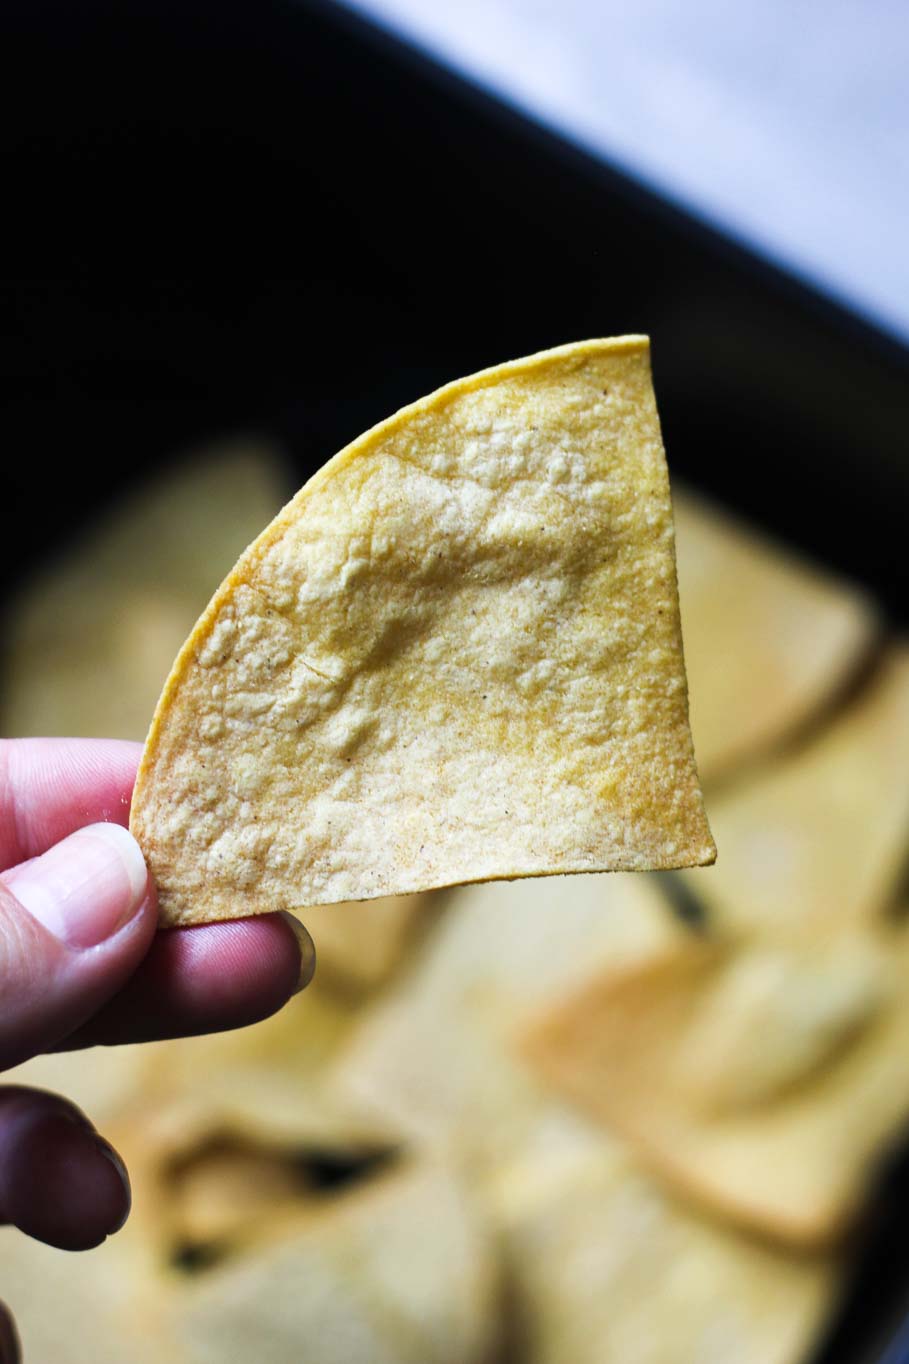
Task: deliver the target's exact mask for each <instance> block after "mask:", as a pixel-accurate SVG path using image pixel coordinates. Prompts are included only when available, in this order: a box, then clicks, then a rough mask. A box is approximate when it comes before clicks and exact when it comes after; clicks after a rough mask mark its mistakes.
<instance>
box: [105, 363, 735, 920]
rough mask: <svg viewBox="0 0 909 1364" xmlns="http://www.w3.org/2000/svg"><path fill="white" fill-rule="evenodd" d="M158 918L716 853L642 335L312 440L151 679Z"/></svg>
mask: <svg viewBox="0 0 909 1364" xmlns="http://www.w3.org/2000/svg"><path fill="white" fill-rule="evenodd" d="M132 828H133V831H134V832H135V834H136V836H137V838H138V839H139V842H140V843H141V845H142V847H143V849H144V850H145V853H146V855H147V857H148V861H149V865H150V867H151V870H152V873H153V875H154V877H155V880H156V882H157V885H158V890H159V898H160V903H161V909H162V918H163V921H164V922H166V923H192V922H199V921H203V920H209V919H222V918H233V917H237V916H240V915H247V914H256V913H261V912H264V911H266V910H272V909H277V908H290V907H303V906H306V905H314V904H325V903H335V902H338V901H344V900H358V899H359V900H363V899H373V898H375V897H377V896H383V895H396V894H403V893H408V892H412V891H418V890H426V889H430V888H433V887H438V886H444V885H449V884H456V883H461V882H468V881H483V880H492V879H496V878H512V877H518V876H542V875H548V874H552V873H555V872H569V871H572V872H577V871H603V870H640V869H644V868H648V867H674V866H691V865H695V864H703V863H709V862H711V861H712V860H713V858H714V855H715V850H714V847H713V842H712V840H711V838H710V832H709V829H708V827H707V822H706V818H705V815H704V810H703V804H702V800H701V795H700V791H699V788H698V782H697V773H696V771H695V766H694V759H693V754H692V748H691V737H690V733H689V729H688V715H687V697H686V688H685V673H684V666H683V662H682V650H681V636H680V627H679V616H678V600H677V594H676V583H675V564H674V556H673V530H672V516H671V509H670V503H669V488H668V481H667V475H666V466H665V460H664V456H663V449H662V444H661V440H660V430H659V420H658V417H657V412H656V405H655V402H654V398H653V391H652V387H651V380H650V364H649V354H648V345H647V341H646V339H644V338H640V337H627V338H623V339H619V340H614V341H591V342H586V343H582V344H578V345H572V346H564V347H561V348H559V349H556V350H552V351H547V352H544V353H542V354H540V355H536V356H531V357H530V358H528V359H525V360H518V361H515V362H513V363H511V364H506V365H502V366H500V367H499V368H497V369H492V370H486V371H484V372H483V373H481V374H477V375H473V376H472V377H470V378H468V379H463V380H460V381H459V382H457V383H454V384H450V385H448V386H447V387H446V388H443V389H440V390H439V391H438V392H437V393H434V394H432V395H430V396H429V397H428V398H424V399H422V400H421V401H420V402H417V403H415V404H413V405H412V406H411V407H408V408H404V409H403V410H402V411H401V412H399V413H397V415H395V416H393V417H391V418H390V419H389V420H388V421H386V422H383V423H381V424H380V425H379V426H376V427H374V428H373V429H372V430H371V431H369V432H367V433H366V435H364V436H362V437H361V438H360V439H359V440H357V441H355V442H354V443H353V444H352V445H350V446H348V447H347V449H346V450H344V451H342V452H341V454H340V455H338V456H336V458H335V459H333V460H331V461H330V462H329V463H328V464H327V465H326V466H325V467H324V468H323V469H321V470H320V472H319V473H318V474H316V476H315V477H314V478H313V479H312V480H311V481H310V482H309V483H308V484H307V485H306V486H305V487H304V488H303V489H302V490H301V491H300V492H299V493H298V494H297V496H296V497H295V498H294V500H293V501H292V502H291V503H290V504H289V505H288V506H287V507H286V508H285V509H284V511H283V512H282V513H281V514H280V516H278V518H277V519H276V520H275V521H274V522H273V523H272V524H271V525H270V526H269V527H268V528H267V529H266V530H265V531H264V532H263V533H262V535H260V537H259V539H258V540H257V541H256V542H255V543H254V544H253V545H252V546H251V547H250V549H249V550H248V551H247V552H246V554H245V555H244V556H243V557H242V558H241V560H240V561H239V563H238V564H237V566H236V567H235V569H234V571H233V572H232V573H231V574H230V575H229V577H228V578H227V579H226V581H225V582H224V583H223V584H222V586H221V588H220V589H219V591H218V592H217V593H216V595H215V597H214V599H213V600H212V602H211V604H210V606H209V608H208V610H207V611H206V612H205V614H204V615H203V616H202V618H201V620H200V621H199V623H198V624H197V626H196V629H195V630H194V632H193V634H192V635H191V637H190V639H189V640H188V641H187V643H186V645H185V646H184V648H183V651H182V652H181V654H180V656H179V658H178V659H177V662H176V664H175V665H174V670H173V672H172V673H171V676H170V678H169V679H168V681H167V684H166V686H165V689H164V693H163V695H162V698H161V701H160V702H159V705H158V710H157V712H156V715H155V719H154V721H153V723H152V728H151V732H150V734H149V737H148V741H147V744H146V749H145V755H144V758H143V762H142V766H141V769H140V773H139V779H138V783H137V786H136V795H135V799H134V804H133V814H132Z"/></svg>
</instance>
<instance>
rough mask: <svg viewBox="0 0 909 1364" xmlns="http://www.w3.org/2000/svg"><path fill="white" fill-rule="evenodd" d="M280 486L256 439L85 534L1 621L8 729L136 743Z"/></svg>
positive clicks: (142, 496) (129, 503) (171, 474)
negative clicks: (191, 634)
mask: <svg viewBox="0 0 909 1364" xmlns="http://www.w3.org/2000/svg"><path fill="white" fill-rule="evenodd" d="M286 488H287V479H286V476H285V473H284V470H283V468H282V465H281V462H280V460H279V458H278V457H277V455H276V454H275V452H274V451H273V450H272V449H271V448H270V447H269V446H267V445H266V444H264V443H262V442H256V441H249V442H235V443H232V444H229V445H225V446H223V447H222V448H219V449H218V448H216V449H212V450H209V451H207V452H204V453H201V454H198V455H196V456H191V457H190V458H189V459H188V460H187V461H186V462H185V463H183V464H181V465H180V466H178V467H177V468H176V469H172V470H168V471H167V472H166V473H164V474H163V475H161V476H160V477H157V478H155V479H153V480H152V481H150V482H149V483H148V484H146V485H145V486H143V487H142V488H141V490H140V491H139V492H137V493H135V494H133V495H132V496H130V497H128V498H127V499H125V500H124V501H123V502H122V503H121V504H120V505H119V506H118V507H117V508H116V509H115V510H114V511H112V512H110V513H108V514H107V515H106V516H105V518H104V519H103V520H102V521H101V522H100V523H99V524H98V525H97V526H96V527H95V528H94V529H91V530H89V531H88V532H87V533H86V534H85V535H84V536H83V537H82V538H81V539H80V541H79V543H78V544H77V545H76V546H75V547H74V548H73V549H72V550H69V551H67V552H66V553H65V554H64V555H63V556H62V557H61V558H60V559H59V560H58V561H57V562H56V563H54V564H52V565H51V566H49V567H48V568H47V569H45V570H44V571H43V572H42V573H40V574H38V575H37V576H36V577H35V578H34V579H32V580H31V582H30V583H29V584H28V585H27V586H26V587H25V588H24V589H23V591H22V592H21V594H20V595H19V597H18V598H17V599H16V600H14V601H13V603H12V604H11V606H10V608H9V610H8V612H7V613H6V622H5V626H4V644H5V658H4V660H3V668H2V670H0V721H2V729H3V732H4V733H5V734H10V735H17V734H22V735H26V734H69V735H87V736H91V735H104V736H106V737H108V738H115V739H142V738H143V737H144V735H145V732H146V730H147V728H148V716H149V713H150V711H151V708H152V707H153V706H154V704H155V698H156V696H157V693H158V688H159V685H160V683H159V679H160V677H161V674H162V672H163V671H164V670H165V669H167V668H168V667H169V666H170V663H171V661H172V659H173V657H174V654H175V652H176V651H177V650H178V649H179V648H180V645H181V643H182V641H183V640H184V639H185V638H186V633H187V631H188V630H190V629H191V628H192V623H193V621H194V620H195V619H196V617H197V616H198V614H199V612H200V611H201V610H202V608H203V607H204V605H205V602H206V600H207V599H208V597H209V596H210V594H211V587H212V582H213V581H217V578H218V576H219V574H222V573H225V572H227V570H228V569H229V567H230V565H231V563H232V562H233V561H234V560H235V559H236V557H237V555H238V554H239V553H240V552H241V551H242V550H243V548H244V546H246V545H247V544H249V541H250V540H251V539H252V538H253V536H254V535H255V534H256V533H257V532H258V530H259V529H260V528H261V526H262V523H263V521H264V520H266V519H267V518H268V517H269V516H273V515H274V513H275V511H277V509H278V508H279V507H280V506H281V503H282V502H283V501H284V497H285V495H286Z"/></svg>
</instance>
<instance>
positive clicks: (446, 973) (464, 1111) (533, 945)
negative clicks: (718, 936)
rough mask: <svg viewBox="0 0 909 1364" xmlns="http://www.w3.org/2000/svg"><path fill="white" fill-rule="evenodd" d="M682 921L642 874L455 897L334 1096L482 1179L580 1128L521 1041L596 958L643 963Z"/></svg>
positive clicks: (354, 1044)
mask: <svg viewBox="0 0 909 1364" xmlns="http://www.w3.org/2000/svg"><path fill="white" fill-rule="evenodd" d="M677 934H678V930H677V928H676V927H675V925H674V924H673V922H672V920H671V919H670V917H669V915H668V913H667V912H666V910H665V909H664V907H663V904H662V901H661V898H660V896H659V895H658V894H657V892H656V890H655V889H654V887H653V886H652V885H651V883H650V882H649V881H648V880H647V879H646V878H644V877H621V878H615V877H602V876H580V877H570V878H563V879H558V878H555V879H552V878H548V879H546V880H539V881H518V882H514V883H513V884H511V885H502V884H490V885H484V886H471V887H467V888H464V889H461V890H456V891H453V892H452V893H451V903H450V905H449V906H448V908H447V909H446V912H445V915H444V917H443V918H442V921H441V923H440V924H439V926H438V928H437V930H436V932H435V933H434V934H433V936H432V937H431V939H430V941H429V942H428V944H427V945H426V947H425V949H424V951H423V952H422V953H421V954H419V955H418V956H417V957H416V958H415V959H414V961H413V962H412V963H411V966H410V969H409V970H408V971H407V972H405V973H404V974H403V975H402V976H401V977H400V978H399V979H398V980H397V981H396V982H395V983H394V984H393V985H392V987H391V988H390V989H389V990H388V992H387V993H386V995H385V996H384V998H383V999H381V1000H380V1001H379V1003H378V1004H377V1005H376V1006H375V1007H374V1008H373V1009H372V1010H371V1011H370V1012H369V1014H368V1015H367V1016H366V1018H365V1019H364V1020H363V1022H362V1024H361V1025H360V1027H359V1028H358V1029H357V1030H356V1031H355V1032H354V1033H353V1034H352V1036H351V1039H350V1042H349V1044H348V1046H347V1048H346V1050H345V1051H344V1052H343V1053H342V1055H341V1056H340V1058H339V1060H338V1064H337V1071H336V1073H335V1077H334V1082H335V1085H336V1087H337V1090H338V1092H339V1094H341V1095H343V1096H347V1097H348V1098H349V1100H350V1102H351V1104H356V1105H361V1106H362V1108H363V1110H364V1111H365V1112H367V1113H369V1114H372V1115H373V1116H374V1118H375V1120H376V1121H377V1122H378V1123H380V1124H384V1125H385V1126H386V1127H390V1128H392V1129H393V1130H399V1131H400V1132H402V1133H403V1134H404V1135H405V1136H406V1137H408V1138H409V1139H411V1140H412V1141H414V1142H419V1143H426V1144H428V1145H429V1146H431V1147H432V1148H434V1149H442V1150H446V1151H452V1150H453V1151H455V1152H456V1153H457V1155H458V1157H459V1158H463V1159H466V1160H467V1161H469V1163H470V1165H471V1167H472V1169H473V1170H474V1172H475V1173H476V1175H477V1177H478V1178H480V1179H481V1180H486V1179H492V1178H495V1177H497V1173H498V1171H499V1169H500V1168H501V1167H502V1166H503V1164H507V1163H508V1162H510V1161H511V1160H513V1159H514V1157H515V1154H516V1153H517V1152H518V1151H520V1150H524V1149H525V1148H527V1147H528V1146H536V1145H538V1144H539V1145H542V1146H544V1147H545V1146H547V1145H548V1144H549V1142H550V1140H551V1139H552V1137H553V1136H554V1135H555V1136H558V1137H559V1138H560V1139H561V1140H564V1139H565V1138H566V1128H568V1127H571V1128H572V1131H573V1140H575V1141H576V1143H577V1144H578V1146H579V1148H583V1147H585V1146H586V1145H588V1144H589V1142H590V1141H591V1140H593V1141H594V1142H595V1143H596V1144H598V1145H601V1144H602V1138H601V1137H599V1135H598V1134H597V1132H596V1130H594V1131H593V1132H592V1135H591V1134H586V1133H585V1132H582V1131H580V1130H578V1129H579V1128H580V1127H581V1126H582V1125H583V1124H581V1123H579V1122H578V1120H576V1119H575V1120H574V1121H572V1119H571V1115H570V1114H565V1115H562V1114H560V1113H558V1112H553V1104H552V1102H551V1100H550V1098H549V1097H548V1096H547V1094H546V1092H545V1090H544V1089H543V1088H542V1087H541V1085H540V1084H539V1082H538V1081H537V1079H536V1077H535V1076H534V1075H533V1073H532V1072H531V1070H530V1069H529V1068H528V1067H527V1066H526V1065H524V1064H523V1062H522V1060H521V1058H520V1057H519V1056H518V1055H517V1054H516V1051H515V1048H514V1046H513V1037H514V1034H515V1032H516V1031H517V1030H518V1029H519V1027H520V1026H521V1025H522V1024H523V1023H524V1022H526V1021H527V1020H528V1019H529V1018H530V1017H532V1016H533V1015H534V1014H535V1012H536V1011H537V1010H539V1009H540V1008H542V1007H544V1006H550V1007H551V1006H552V1005H554V1004H555V1003H556V1002H558V1001H560V1000H562V999H564V998H570V997H572V995H573V994H574V993H575V992H576V990H577V989H578V986H579V984H580V983H582V982H584V981H585V980H586V979H588V977H589V973H590V971H591V970H595V969H596V965H597V964H599V965H600V966H605V965H606V964H608V963H611V964H612V965H613V966H615V965H618V963H620V962H632V961H641V960H648V959H650V958H651V957H653V956H654V955H656V954H660V953H662V952H663V951H664V950H665V946H666V943H667V941H674V940H675V938H676V936H677Z"/></svg>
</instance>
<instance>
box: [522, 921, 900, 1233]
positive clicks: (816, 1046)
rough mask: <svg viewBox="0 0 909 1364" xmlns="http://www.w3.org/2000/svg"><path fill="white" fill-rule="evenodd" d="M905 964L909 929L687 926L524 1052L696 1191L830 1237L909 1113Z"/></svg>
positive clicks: (769, 1220)
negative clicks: (739, 946)
mask: <svg viewBox="0 0 909 1364" xmlns="http://www.w3.org/2000/svg"><path fill="white" fill-rule="evenodd" d="M907 972H909V934H907V933H905V932H902V933H900V934H890V933H886V934H884V933H881V934H880V935H877V934H875V935H872V934H871V932H870V931H866V932H865V933H864V934H859V933H849V934H847V935H840V936H839V937H837V938H832V939H830V940H829V941H826V942H821V941H818V940H815V941H811V942H798V943H796V942H793V943H789V944H783V943H773V944H769V943H762V944H759V945H754V946H749V947H746V948H744V949H743V950H740V951H735V950H733V949H731V948H730V947H728V946H726V945H719V944H713V943H708V942H703V941H701V942H697V941H695V940H690V941H689V942H688V943H680V944H679V945H678V946H676V947H675V948H674V949H672V950H670V951H668V952H667V953H666V955H665V956H664V958H663V959H662V960H658V961H652V962H650V963H645V964H644V965H642V966H640V967H639V968H634V967H632V968H631V969H630V970H628V971H627V972H618V973H613V974H612V975H610V976H606V975H604V976H603V977H602V978H601V979H600V980H599V981H596V982H594V983H592V984H591V985H589V986H588V988H587V989H586V990H584V991H583V992H582V993H580V994H578V995H577V996H576V997H575V998H574V999H573V1000H571V1001H570V1002H568V1003H567V1004H565V1005H563V1006H562V1007H561V1008H560V1009H558V1010H554V1011H552V1012H551V1013H550V1014H549V1015H548V1016H547V1017H545V1018H543V1019H542V1020H541V1021H540V1022H539V1023H538V1024H537V1025H536V1027H535V1028H534V1029H533V1030H532V1031H531V1032H530V1034H529V1036H528V1039H527V1047H526V1050H527V1055H528V1057H529V1058H530V1059H531V1060H532V1061H533V1062H534V1063H535V1065H536V1067H537V1069H538V1072H539V1073H540V1074H541V1075H542V1076H545V1077H546V1078H547V1079H548V1080H549V1081H550V1083H551V1084H553V1085H554V1086H555V1087H556V1088H557V1090H558V1091H559V1092H560V1093H562V1094H564V1095H565V1096H567V1097H569V1098H571V1099H573V1100H575V1101H576V1102H577V1103H579V1104H580V1105H581V1106H582V1108H583V1109H584V1110H585V1111H587V1112H589V1113H591V1114H592V1115H593V1116H595V1117H597V1118H599V1119H601V1120H602V1121H604V1122H605V1123H606V1124H607V1125H608V1126H609V1127H610V1128H611V1129H614V1130H616V1131H618V1132H620V1133H621V1134H623V1135H624V1136H625V1137H626V1138H628V1139H629V1140H630V1141H631V1142H632V1143H633V1145H634V1147H635V1149H636V1150H637V1151H638V1152H639V1153H640V1155H641V1156H642V1158H644V1159H646V1161H647V1162H648V1163H649V1164H650V1165H651V1166H652V1167H653V1168H654V1169H655V1170H657V1171H659V1173H660V1174H661V1175H663V1176H664V1177H665V1178H666V1179H668V1180H670V1181H671V1182H672V1183H674V1184H675V1185H676V1186H677V1187H678V1188H679V1189H680V1191H681V1192H682V1193H684V1194H685V1195H687V1196H688V1197H690V1198H696V1199H697V1200H698V1201H699V1202H700V1203H701V1204H702V1205H705V1206H709V1207H711V1208H713V1209H714V1210H715V1211H716V1212H718V1213H720V1214H722V1215H724V1216H725V1217H728V1218H730V1219H734V1220H735V1221H737V1222H740V1223H741V1224H743V1225H745V1226H748V1227H751V1228H754V1229H757V1230H759V1231H761V1232H762V1233H764V1234H767V1235H769V1236H772V1237H775V1238H778V1239H779V1240H781V1241H787V1242H791V1243H794V1244H800V1245H820V1244H824V1243H829V1242H832V1241H833V1240H835V1239H836V1238H837V1237H839V1236H841V1235H842V1234H843V1233H844V1232H845V1231H846V1230H847V1228H848V1227H849V1225H850V1223H851V1221H852V1220H853V1219H854V1217H855V1216H856V1214H857V1213H858V1212H859V1210H860V1209H861V1207H862V1204H863V1201H864V1199H865V1196H866V1194H867V1191H868V1188H869V1182H870V1180H871V1178H872V1176H873V1173H874V1169H875V1166H876V1163H877V1161H878V1160H879V1159H880V1158H881V1156H882V1155H883V1154H884V1153H886V1152H887V1151H888V1150H889V1149H890V1147H891V1146H892V1145H893V1143H894V1142H895V1141H896V1139H897V1138H898V1137H899V1135H900V1134H901V1132H902V1130H903V1128H904V1127H905V1125H906V1123H907V1120H909V995H907V992H906V989H905V981H906V979H907Z"/></svg>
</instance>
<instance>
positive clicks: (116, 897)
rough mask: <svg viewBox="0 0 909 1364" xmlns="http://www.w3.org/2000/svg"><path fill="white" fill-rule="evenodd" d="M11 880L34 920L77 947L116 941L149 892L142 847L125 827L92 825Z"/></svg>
mask: <svg viewBox="0 0 909 1364" xmlns="http://www.w3.org/2000/svg"><path fill="white" fill-rule="evenodd" d="M5 879H6V884H7V886H8V887H9V889H10V890H11V891H12V893H13V894H14V895H15V897H16V899H17V900H18V901H19V903H20V904H21V905H24V907H25V908H26V909H27V910H28V912H29V914H31V916H32V918H34V919H37V920H38V922H39V923H41V924H43V925H44V927H45V928H47V929H49V930H50V932H51V933H53V935H54V937H56V938H59V939H60V940H61V942H64V943H66V945H67V947H76V948H81V947H96V946H97V945H98V943H102V942H104V940H105V938H109V937H111V936H112V935H113V934H114V933H116V932H117V930H118V929H120V928H122V927H123V925H124V924H126V923H128V922H129V920H130V919H131V918H132V917H133V915H134V914H135V913H136V912H137V910H138V909H139V907H140V906H141V904H142V902H143V900H144V899H145V896H146V894H147V891H148V872H147V870H146V867H145V860H144V858H143V857H142V853H141V851H140V849H139V845H138V843H137V842H136V840H135V839H134V838H133V836H132V834H130V833H129V831H128V830H126V829H123V828H121V826H120V825H119V824H89V825H88V826H87V827H86V828H84V829H79V830H78V831H77V832H76V833H74V834H70V836H69V838H64V839H63V841H62V842H61V843H58V844H56V846H55V847H53V848H51V849H50V850H49V851H48V852H46V853H44V854H43V855H42V856H41V857H36V858H34V860H33V861H31V862H27V863H26V864H25V865H24V866H23V867H20V868H19V869H18V870H17V871H16V872H15V873H14V874H13V875H12V876H7V877H6V878H5Z"/></svg>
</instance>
